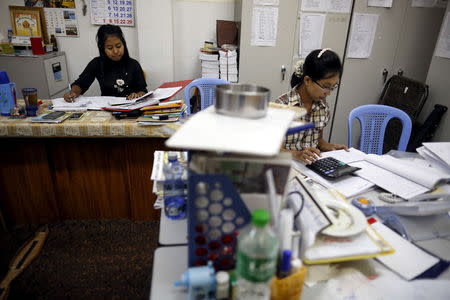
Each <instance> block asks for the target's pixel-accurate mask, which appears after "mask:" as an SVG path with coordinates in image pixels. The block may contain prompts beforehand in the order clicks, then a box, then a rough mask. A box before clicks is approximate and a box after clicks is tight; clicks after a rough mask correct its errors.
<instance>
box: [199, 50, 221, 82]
mask: <svg viewBox="0 0 450 300" xmlns="http://www.w3.org/2000/svg"><path fill="white" fill-rule="evenodd" d="M199 59H200V61H201V66H202V78H219V55H218V54H211V53H204V52H200V55H199Z"/></svg>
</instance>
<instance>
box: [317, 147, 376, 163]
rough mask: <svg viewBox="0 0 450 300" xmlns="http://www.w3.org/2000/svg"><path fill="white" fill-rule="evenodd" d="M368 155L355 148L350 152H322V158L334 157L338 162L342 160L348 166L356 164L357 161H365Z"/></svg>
mask: <svg viewBox="0 0 450 300" xmlns="http://www.w3.org/2000/svg"><path fill="white" fill-rule="evenodd" d="M366 155H367V154H366V153H364V152H362V151H361V150H358V149H355V148H350V149H348V151H345V150H334V151H327V152H322V153H321V156H322V157H329V156H331V157H334V158H336V159H337V160H340V161H342V162H344V163H346V164H349V163H352V162H355V161H360V160H364V159H365V158H366Z"/></svg>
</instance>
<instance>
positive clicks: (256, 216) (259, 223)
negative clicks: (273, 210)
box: [252, 209, 270, 227]
mask: <svg viewBox="0 0 450 300" xmlns="http://www.w3.org/2000/svg"><path fill="white" fill-rule="evenodd" d="M269 220H270V214H269V212H268V211H267V210H264V209H257V210H254V211H253V213H252V223H253V224H254V225H255V226H256V227H264V226H266V224H267V223H269Z"/></svg>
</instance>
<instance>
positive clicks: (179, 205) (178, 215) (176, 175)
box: [163, 152, 186, 220]
mask: <svg viewBox="0 0 450 300" xmlns="http://www.w3.org/2000/svg"><path fill="white" fill-rule="evenodd" d="M163 171H164V177H165V180H164V212H165V214H166V216H167V217H168V218H169V219H173V220H176V219H183V218H185V217H186V194H185V187H186V184H185V181H184V180H183V172H184V168H183V166H182V165H181V164H180V162H179V161H178V153H177V152H169V162H168V163H167V164H165V165H164V167H163Z"/></svg>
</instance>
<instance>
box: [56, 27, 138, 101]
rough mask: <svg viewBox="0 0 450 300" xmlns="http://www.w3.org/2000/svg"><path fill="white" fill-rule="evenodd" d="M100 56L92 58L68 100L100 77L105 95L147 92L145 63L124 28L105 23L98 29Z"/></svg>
mask: <svg viewBox="0 0 450 300" xmlns="http://www.w3.org/2000/svg"><path fill="white" fill-rule="evenodd" d="M97 46H98V50H99V52H100V56H98V57H96V58H94V59H93V60H91V61H90V62H89V64H88V65H87V67H86V68H85V69H84V71H83V73H81V75H80V77H79V78H78V79H77V80H76V81H75V82H74V83H73V84H72V85H71V90H70V92H69V93H67V94H65V95H64V99H65V100H66V101H68V102H73V100H74V99H75V98H76V97H78V96H79V95H82V94H84V93H85V92H86V91H87V90H88V89H89V87H90V86H91V84H92V82H94V79H95V78H97V80H98V82H99V84H100V90H101V92H102V96H114V97H127V99H134V98H137V97H140V96H142V95H144V94H145V93H146V92H147V89H146V87H147V84H146V82H145V78H144V72H143V71H142V68H141V65H140V64H139V63H138V62H137V61H136V60H134V59H132V58H131V57H130V55H129V54H128V48H127V43H126V42H125V38H124V37H123V33H122V30H121V29H120V27H119V26H115V25H102V26H100V28H99V29H98V32H97Z"/></svg>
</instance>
